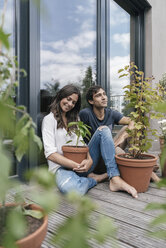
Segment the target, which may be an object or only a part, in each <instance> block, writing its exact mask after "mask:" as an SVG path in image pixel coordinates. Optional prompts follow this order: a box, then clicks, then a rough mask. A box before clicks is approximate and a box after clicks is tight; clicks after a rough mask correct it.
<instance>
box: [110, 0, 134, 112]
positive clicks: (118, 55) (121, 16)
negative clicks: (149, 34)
mask: <svg viewBox="0 0 166 248" xmlns="http://www.w3.org/2000/svg"><path fill="white" fill-rule="evenodd" d="M129 62H130V15H129V14H128V13H127V12H126V11H125V10H123V9H122V8H121V7H120V6H119V5H118V4H116V3H115V2H114V1H113V0H111V2H110V97H111V107H112V108H114V109H116V110H118V111H120V112H122V110H123V105H124V100H123V94H124V89H123V87H124V86H125V85H127V84H128V82H129V81H128V80H127V79H126V78H122V79H119V78H118V77H119V75H118V70H119V69H121V68H123V67H124V66H125V65H128V64H129Z"/></svg>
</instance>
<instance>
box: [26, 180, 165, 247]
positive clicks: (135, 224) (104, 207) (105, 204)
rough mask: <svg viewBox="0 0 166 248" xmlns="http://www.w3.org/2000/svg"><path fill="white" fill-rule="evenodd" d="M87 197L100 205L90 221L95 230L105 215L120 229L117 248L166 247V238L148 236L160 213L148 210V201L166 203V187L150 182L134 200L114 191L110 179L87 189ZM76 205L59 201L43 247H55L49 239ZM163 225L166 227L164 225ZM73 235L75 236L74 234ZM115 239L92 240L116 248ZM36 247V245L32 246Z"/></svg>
mask: <svg viewBox="0 0 166 248" xmlns="http://www.w3.org/2000/svg"><path fill="white" fill-rule="evenodd" d="M28 187H29V186H24V187H23V190H24V191H25V192H26V191H27V192H28ZM88 196H89V197H90V198H91V199H93V201H94V202H95V203H96V205H97V210H96V211H94V212H93V213H92V216H91V224H92V232H94V231H95V223H96V220H97V219H98V218H99V217H100V216H101V215H105V216H108V217H110V218H112V219H113V220H114V224H115V226H116V227H117V229H118V232H117V240H118V242H117V243H118V247H121V248H131V247H135V248H165V247H166V240H165V241H164V240H160V239H157V238H154V237H150V236H149V235H148V231H150V230H151V228H150V227H149V223H150V221H151V220H153V219H154V217H155V216H157V215H158V213H159V211H158V210H155V211H154V210H153V211H145V210H144V209H145V207H146V206H147V204H148V203H151V202H158V203H163V202H164V201H165V202H166V189H164V188H162V189H158V188H157V187H156V186H155V185H154V184H152V183H151V184H150V186H149V189H148V191H147V192H146V193H141V194H139V198H138V199H133V198H132V197H131V196H130V195H128V194H127V193H125V192H111V191H110V190H109V188H108V182H104V183H100V184H98V185H97V186H96V187H95V188H93V189H91V190H90V191H89V192H88ZM74 212H75V210H74V208H73V207H72V206H71V205H70V204H69V203H68V202H66V200H65V199H64V197H62V201H61V203H60V206H59V209H58V210H57V211H56V212H52V213H51V215H50V216H49V225H48V232H47V236H46V238H45V240H44V242H43V244H42V248H53V247H55V246H53V245H51V243H50V241H49V239H50V237H51V236H52V234H53V233H54V232H56V227H57V226H58V225H59V224H61V223H62V222H63V221H64V220H65V219H66V218H68V216H70V215H71V214H74ZM162 228H166V226H163V227H162ZM73 238H74V237H73ZM113 243H114V240H112V239H108V240H107V242H105V244H102V245H98V244H96V243H93V242H91V246H92V247H96V248H98V247H109V248H110V247H114V246H113ZM31 248H33V247H31Z"/></svg>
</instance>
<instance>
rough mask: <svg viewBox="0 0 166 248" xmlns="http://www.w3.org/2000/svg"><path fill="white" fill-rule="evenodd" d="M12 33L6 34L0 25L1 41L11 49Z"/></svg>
mask: <svg viewBox="0 0 166 248" xmlns="http://www.w3.org/2000/svg"><path fill="white" fill-rule="evenodd" d="M9 36H10V34H6V33H5V32H4V31H3V29H2V28H1V27H0V41H1V42H2V44H3V45H4V46H5V47H6V49H8V50H9V48H10V45H9V40H8V38H9Z"/></svg>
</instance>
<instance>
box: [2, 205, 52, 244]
mask: <svg viewBox="0 0 166 248" xmlns="http://www.w3.org/2000/svg"><path fill="white" fill-rule="evenodd" d="M6 205H7V206H13V205H14V204H12V203H11V204H6ZM30 208H31V209H32V210H40V211H43V210H42V208H41V207H39V206H38V205H35V204H30ZM47 226H48V216H45V217H44V221H43V224H42V225H41V226H40V227H39V228H38V229H37V230H36V231H35V232H34V233H32V234H30V235H28V236H26V237H25V238H22V239H20V240H18V241H17V242H16V244H17V245H18V247H19V248H30V247H31V248H40V247H41V244H42V242H43V240H44V238H45V236H46V233H47ZM16 228H17V227H16ZM0 248H3V247H2V246H0Z"/></svg>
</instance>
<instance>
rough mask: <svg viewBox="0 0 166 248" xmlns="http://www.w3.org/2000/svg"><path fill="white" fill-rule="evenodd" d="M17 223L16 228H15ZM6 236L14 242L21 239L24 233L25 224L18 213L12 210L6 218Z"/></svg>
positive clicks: (21, 215)
mask: <svg viewBox="0 0 166 248" xmlns="http://www.w3.org/2000/svg"><path fill="white" fill-rule="evenodd" d="M16 223H17V228H16ZM7 230H8V234H9V235H10V236H12V237H13V238H14V239H15V240H18V239H20V238H22V237H23V236H24V235H25V233H26V230H27V228H26V222H25V218H24V217H23V214H22V213H21V212H20V211H16V210H12V211H11V212H10V213H9V215H8V217H7ZM8 237H9V236H8Z"/></svg>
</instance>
